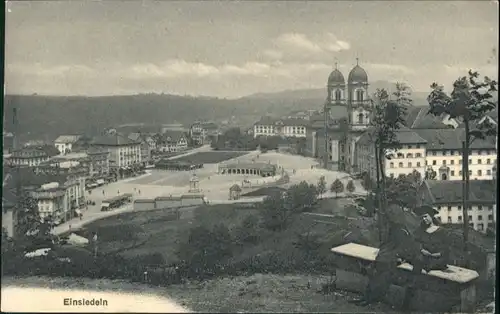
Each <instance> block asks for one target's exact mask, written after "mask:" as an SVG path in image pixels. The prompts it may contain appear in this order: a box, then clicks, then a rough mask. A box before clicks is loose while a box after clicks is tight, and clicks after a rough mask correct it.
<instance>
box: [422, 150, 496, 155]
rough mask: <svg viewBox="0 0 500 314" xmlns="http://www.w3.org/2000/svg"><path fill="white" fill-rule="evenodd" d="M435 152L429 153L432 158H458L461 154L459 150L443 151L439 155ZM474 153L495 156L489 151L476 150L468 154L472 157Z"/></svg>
mask: <svg viewBox="0 0 500 314" xmlns="http://www.w3.org/2000/svg"><path fill="white" fill-rule="evenodd" d="M437 153H438V152H437V151H431V154H432V156H460V155H461V154H462V152H461V150H450V151H447V150H443V151H442V152H441V154H439V155H438V154H437ZM474 153H476V154H477V155H495V152H494V151H491V150H477V151H472V150H471V151H470V154H471V155H473V154H474Z"/></svg>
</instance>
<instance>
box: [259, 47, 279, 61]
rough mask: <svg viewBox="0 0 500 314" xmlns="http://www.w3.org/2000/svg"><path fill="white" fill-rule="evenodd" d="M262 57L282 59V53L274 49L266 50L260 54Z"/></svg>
mask: <svg viewBox="0 0 500 314" xmlns="http://www.w3.org/2000/svg"><path fill="white" fill-rule="evenodd" d="M262 55H263V56H265V57H268V58H271V59H281V58H283V52H281V51H278V50H274V49H267V50H264V51H263V52H262Z"/></svg>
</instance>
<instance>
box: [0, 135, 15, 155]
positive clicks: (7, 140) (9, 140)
mask: <svg viewBox="0 0 500 314" xmlns="http://www.w3.org/2000/svg"><path fill="white" fill-rule="evenodd" d="M13 150H14V134H12V133H11V132H6V131H3V154H4V155H6V154H10V153H11V152H12V151H13Z"/></svg>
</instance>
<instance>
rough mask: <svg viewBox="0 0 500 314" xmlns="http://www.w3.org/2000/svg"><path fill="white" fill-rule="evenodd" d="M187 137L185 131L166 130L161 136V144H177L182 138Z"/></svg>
mask: <svg viewBox="0 0 500 314" xmlns="http://www.w3.org/2000/svg"><path fill="white" fill-rule="evenodd" d="M185 137H186V135H185V133H184V132H183V131H178V130H166V131H165V133H163V134H161V135H160V139H159V140H160V142H165V143H177V142H179V141H180V140H181V139H182V138H185Z"/></svg>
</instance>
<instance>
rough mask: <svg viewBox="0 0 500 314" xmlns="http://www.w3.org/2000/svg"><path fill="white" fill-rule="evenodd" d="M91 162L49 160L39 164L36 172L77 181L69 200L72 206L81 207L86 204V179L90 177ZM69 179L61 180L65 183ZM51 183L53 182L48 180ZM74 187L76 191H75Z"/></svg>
mask: <svg viewBox="0 0 500 314" xmlns="http://www.w3.org/2000/svg"><path fill="white" fill-rule="evenodd" d="M88 168H89V163H88V161H87V160H85V159H84V160H81V159H80V161H76V160H49V161H47V162H44V163H42V164H40V165H38V166H37V167H36V168H35V169H34V172H35V174H37V175H45V176H58V178H63V179H67V180H70V181H71V182H72V183H76V186H74V187H73V185H72V186H71V188H70V194H69V195H70V196H69V202H70V205H71V206H72V207H75V208H79V207H81V206H84V205H85V192H86V181H87V179H88V178H89V174H88ZM66 182H67V181H64V182H59V183H60V184H65V183H66ZM48 183H51V182H48ZM73 189H74V191H73Z"/></svg>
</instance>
